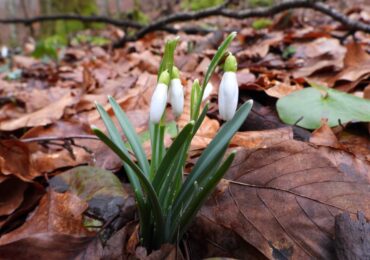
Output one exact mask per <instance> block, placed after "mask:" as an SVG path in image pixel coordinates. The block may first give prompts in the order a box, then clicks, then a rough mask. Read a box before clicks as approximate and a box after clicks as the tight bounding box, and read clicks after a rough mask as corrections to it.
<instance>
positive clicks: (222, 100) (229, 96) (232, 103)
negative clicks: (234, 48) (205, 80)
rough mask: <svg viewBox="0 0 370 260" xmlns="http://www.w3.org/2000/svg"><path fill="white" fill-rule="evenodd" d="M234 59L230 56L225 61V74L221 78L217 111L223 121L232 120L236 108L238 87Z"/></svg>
mask: <svg viewBox="0 0 370 260" xmlns="http://www.w3.org/2000/svg"><path fill="white" fill-rule="evenodd" d="M236 69H237V63H236V58H235V57H234V56H233V55H232V54H230V55H229V56H228V57H227V59H226V61H225V68H224V70H225V73H224V75H223V76H222V80H221V84H220V89H219V93H218V109H219V112H220V117H221V118H222V119H223V120H226V121H228V120H230V119H232V118H233V116H234V114H235V111H236V108H237V106H238V98H239V87H238V81H237V78H236Z"/></svg>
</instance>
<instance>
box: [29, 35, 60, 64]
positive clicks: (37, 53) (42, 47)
mask: <svg viewBox="0 0 370 260" xmlns="http://www.w3.org/2000/svg"><path fill="white" fill-rule="evenodd" d="M66 45H67V39H66V38H65V37H63V36H61V35H53V36H50V37H47V38H45V39H43V40H40V41H38V42H37V44H36V48H35V50H34V51H33V53H32V56H33V57H35V58H38V59H39V58H46V59H53V60H55V61H57V60H58V51H59V50H60V49H61V48H64V47H65V46H66Z"/></svg>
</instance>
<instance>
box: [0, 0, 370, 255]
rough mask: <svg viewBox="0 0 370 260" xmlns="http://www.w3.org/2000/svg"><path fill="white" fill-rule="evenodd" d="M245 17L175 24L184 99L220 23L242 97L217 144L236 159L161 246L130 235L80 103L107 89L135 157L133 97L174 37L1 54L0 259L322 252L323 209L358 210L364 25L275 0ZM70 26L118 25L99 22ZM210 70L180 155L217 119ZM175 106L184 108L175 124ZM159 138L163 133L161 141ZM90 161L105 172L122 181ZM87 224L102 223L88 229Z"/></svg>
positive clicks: (86, 107)
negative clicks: (174, 239)
mask: <svg viewBox="0 0 370 260" xmlns="http://www.w3.org/2000/svg"><path fill="white" fill-rule="evenodd" d="M363 6H364V5H363ZM347 16H348V17H350V18H351V19H360V20H362V21H363V22H364V23H370V12H369V11H368V10H366V9H361V8H356V7H353V8H352V9H351V10H350V11H348V12H347ZM253 21H255V20H253V19H248V20H233V19H230V18H221V17H211V18H207V19H204V20H201V21H196V22H192V23H191V25H192V26H202V27H203V28H208V29H209V28H210V29H213V28H216V27H217V28H219V29H217V30H215V32H212V33H209V34H206V35H189V34H185V33H182V32H180V33H178V35H179V36H180V42H179V44H178V47H177V49H176V52H175V64H176V66H177V67H178V68H179V70H180V72H181V81H182V83H183V85H184V89H185V92H186V101H185V102H188V101H189V95H190V89H191V85H192V82H193V81H194V80H195V79H197V78H198V79H202V78H203V77H204V74H205V71H206V69H207V67H208V65H209V63H210V60H211V58H212V56H213V55H214V53H215V52H216V49H217V47H218V46H219V44H220V43H221V42H222V41H223V39H224V38H225V36H226V35H227V32H230V31H237V32H238V34H237V38H236V40H235V41H234V42H233V43H232V44H231V46H230V48H229V50H230V51H231V52H232V53H233V54H234V55H235V56H236V57H237V60H238V63H239V66H238V71H237V79H238V83H239V89H240V97H239V103H243V102H245V101H246V100H248V99H250V98H252V99H253V100H254V106H253V109H252V112H251V114H250V115H249V117H248V119H247V121H246V122H245V124H244V125H243V127H242V128H241V129H240V131H239V132H237V134H236V135H235V137H234V138H233V139H232V141H231V144H230V148H233V149H237V151H238V154H237V156H236V159H235V161H234V163H233V165H232V166H231V168H230V170H229V171H228V172H227V174H226V175H225V178H224V179H223V180H222V181H221V182H220V184H219V185H218V186H217V189H216V191H215V192H214V193H213V195H212V197H211V198H210V199H209V200H208V201H207V203H206V204H205V205H204V206H203V207H202V209H201V210H200V212H199V214H198V216H197V218H196V221H195V223H194V224H193V225H192V226H191V227H190V229H189V232H188V234H187V235H186V236H185V238H184V242H183V243H180V248H181V252H182V253H180V252H179V251H177V247H174V246H170V245H166V246H164V247H162V248H161V249H160V250H158V251H154V252H151V254H150V255H149V256H148V255H147V254H148V252H146V250H145V249H144V248H142V247H140V245H139V239H138V221H137V216H136V214H135V208H134V207H133V195H132V191H131V190H130V186H129V185H128V184H127V179H126V178H125V177H124V171H123V169H122V162H121V161H120V159H119V158H118V157H117V156H116V155H115V154H114V153H113V152H112V151H110V150H109V148H108V147H106V146H105V145H104V144H103V143H102V142H100V141H99V140H97V139H96V138H95V136H94V135H93V134H92V131H91V129H90V126H91V125H96V126H98V127H99V128H101V129H104V125H103V122H102V120H101V119H100V116H99V114H98V112H97V110H96V109H95V102H98V103H100V104H102V105H103V106H104V108H105V109H106V111H107V112H108V113H109V114H110V115H111V116H114V115H113V111H112V108H111V107H110V106H109V104H108V101H107V95H110V96H112V97H114V98H115V99H116V100H117V102H118V103H119V105H120V106H121V108H122V109H123V110H124V111H125V112H127V115H128V117H129V118H130V120H131V122H132V123H133V124H134V126H135V129H136V130H137V131H138V132H139V133H141V135H142V137H143V142H144V147H145V151H146V152H147V154H148V156H150V143H149V140H148V138H146V137H145V136H147V131H148V120H149V112H148V110H149V104H150V99H151V95H152V92H153V90H154V87H155V85H156V81H157V71H158V69H159V64H160V60H161V57H162V54H163V50H164V45H165V41H166V40H168V39H172V38H174V35H172V34H169V33H165V32H152V33H149V34H147V35H146V36H145V37H144V38H142V39H139V40H137V41H135V42H128V43H126V44H125V46H124V47H123V48H118V49H113V48H111V47H109V46H93V44H91V43H89V42H87V43H73V42H72V43H71V44H70V45H69V46H68V47H66V48H63V49H59V50H58V54H59V58H58V60H57V61H55V60H52V59H47V60H45V59H35V58H34V57H32V56H31V55H30V54H29V50H30V49H33V47H34V46H32V44H31V43H26V44H24V48H23V49H24V53H22V54H19V55H13V56H11V57H7V58H3V59H2V60H1V74H0V258H1V259H35V258H36V257H38V258H40V259H89V260H91V259H128V258H130V257H131V258H138V259H176V258H178V259H181V257H183V258H184V259H186V258H190V259H200V258H206V257H215V256H217V257H218V256H220V257H221V256H222V257H234V258H240V259H310V258H317V259H335V258H336V257H337V256H336V250H337V249H336V245H337V241H336V240H335V239H336V236H335V234H336V233H335V230H336V229H335V223H336V216H338V215H340V214H342V213H344V212H347V213H349V214H350V216H351V217H352V218H353V219H356V215H357V213H358V212H362V213H363V214H364V216H365V218H366V219H370V207H369V201H370V138H369V135H370V126H369V121H370V119H369V115H370V112H369V111H370V110H369V109H370V101H367V100H366V99H370V54H369V53H370V35H369V34H365V33H363V32H356V33H355V34H354V35H353V36H352V35H350V36H348V37H345V38H343V36H344V35H346V31H345V30H344V28H343V26H341V25H340V24H339V23H337V22H333V21H332V20H331V19H330V18H328V17H325V16H323V15H322V14H317V13H312V12H309V14H307V12H302V11H298V12H287V13H282V14H280V15H277V16H276V17H275V18H274V19H273V20H272V24H270V25H269V26H267V27H266V28H263V29H259V30H257V29H253V28H252V26H251V24H252V22H253ZM255 26H256V25H255ZM179 28H181V25H180V27H179ZM85 33H86V34H87V35H102V36H107V37H111V38H117V35H122V34H123V32H122V31H120V30H119V29H117V28H113V27H107V28H106V29H104V30H100V31H90V30H87V31H86V32H85ZM30 44H31V46H30ZM221 77H222V70H217V73H215V74H214V75H213V77H212V78H211V82H212V84H213V86H214V88H213V91H212V92H211V94H210V96H209V97H208V100H209V101H210V109H209V113H208V114H207V117H206V119H205V121H204V123H203V125H202V127H201V128H200V130H199V131H198V133H197V134H196V136H195V138H194V140H193V142H192V144H191V149H190V153H189V159H188V165H187V169H190V168H191V167H192V166H193V165H194V163H195V161H196V159H197V158H198V157H199V155H200V154H201V152H202V151H203V150H204V149H205V147H206V146H207V145H208V144H209V143H210V141H211V140H212V138H213V137H214V136H215V134H216V133H217V131H218V130H219V129H220V127H221V126H222V123H223V122H222V120H221V119H220V118H219V115H218V104H217V97H218V86H219V83H220V80H221ZM313 83H315V84H319V85H322V86H326V87H328V88H329V90H326V91H323V92H325V93H321V94H322V95H323V96H325V95H328V96H329V99H330V102H331V104H335V106H334V107H331V106H330V104H329V105H328V106H327V107H326V106H324V105H322V103H320V102H321V101H320V97H321V96H320V95H318V97H319V98H317V95H316V94H317V93H313V94H312V93H311V92H308V91H315V88H311V87H310V86H311V85H312V84H313ZM303 90H305V91H307V90H308V91H307V92H302V91H303ZM292 93H295V94H294V95H291V94H292ZM355 97H357V98H355ZM330 102H329V103H330ZM168 109H169V108H168ZM332 109H334V110H332ZM295 111H296V112H297V113H296V114H298V116H297V115H292V114H294V113H292V112H295ZM333 111H334V112H333ZM300 113H301V114H300ZM168 114H169V115H170V114H171V113H168ZM294 116H296V117H294ZM343 118H345V119H348V118H350V119H351V120H341V119H343ZM188 119H189V108H188V107H186V108H185V112H184V113H183V115H182V116H181V117H180V118H179V119H177V124H178V125H179V126H180V127H182V126H183V125H184V122H187V121H188ZM338 119H339V120H338ZM174 120H175V119H174V118H171V116H168V118H167V121H168V122H169V124H170V122H172V121H174ZM289 120H290V121H291V122H292V123H287V122H288V121H289ZM173 137H174V136H173V132H171V131H168V132H166V144H170V143H171V142H172V138H173ZM86 165H89V166H92V167H96V168H94V170H91V171H90V172H89V173H88V176H87V175H86V174H85V173H84V171H85V170H86V168H78V167H84V166H86ZM97 168H99V169H104V170H106V171H110V172H113V173H115V174H116V176H118V177H119V179H120V181H121V182H122V183H123V187H124V189H123V190H121V189H122V188H121V186H122V185H121V183H119V185H118V186H119V187H120V188H117V183H116V182H115V177H114V175H112V176H113V177H112V176H111V177H106V178H102V177H101V176H102V174H104V173H105V172H102V170H99V169H97ZM107 176H108V175H107ZM109 176H110V175H109ZM97 178H99V180H100V181H99V182H98V183H97V182H92V181H91V180H94V179H97ZM84 223H85V225H84ZM86 223H89V224H88V225H86ZM97 223H98V224H99V225H103V228H91V226H96V225H97ZM86 226H90V228H87V227H86ZM20 252H22V254H20Z"/></svg>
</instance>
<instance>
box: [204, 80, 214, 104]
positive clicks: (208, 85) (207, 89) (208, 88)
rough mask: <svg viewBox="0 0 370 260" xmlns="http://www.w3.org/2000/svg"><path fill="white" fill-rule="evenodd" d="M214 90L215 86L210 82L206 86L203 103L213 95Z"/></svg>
mask: <svg viewBox="0 0 370 260" xmlns="http://www.w3.org/2000/svg"><path fill="white" fill-rule="evenodd" d="M212 90H213V85H212V84H211V83H210V82H208V83H207V85H206V88H205V89H204V93H203V97H202V101H204V100H206V99H207V98H208V97H209V95H210V94H211V93H212Z"/></svg>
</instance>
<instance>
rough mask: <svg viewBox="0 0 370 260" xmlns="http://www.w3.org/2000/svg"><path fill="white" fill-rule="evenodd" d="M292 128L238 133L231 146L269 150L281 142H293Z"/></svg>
mask: <svg viewBox="0 0 370 260" xmlns="http://www.w3.org/2000/svg"><path fill="white" fill-rule="evenodd" d="M292 139H293V130H292V128H291V127H283V128H277V129H271V130H262V131H246V132H237V133H236V134H235V135H234V137H233V138H232V139H231V142H230V145H233V146H237V147H238V146H239V147H244V148H248V149H257V148H267V147H269V146H272V145H276V144H279V143H281V142H284V141H287V140H292Z"/></svg>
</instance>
